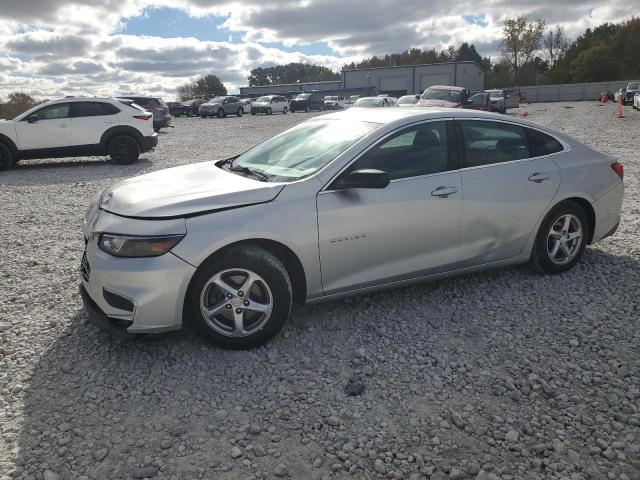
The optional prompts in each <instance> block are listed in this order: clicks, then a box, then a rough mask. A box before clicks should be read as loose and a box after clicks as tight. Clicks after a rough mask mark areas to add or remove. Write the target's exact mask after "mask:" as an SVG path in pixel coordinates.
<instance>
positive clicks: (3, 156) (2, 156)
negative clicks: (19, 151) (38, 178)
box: [0, 143, 16, 170]
mask: <svg viewBox="0 0 640 480" xmlns="http://www.w3.org/2000/svg"><path fill="white" fill-rule="evenodd" d="M15 163H16V162H15V160H14V158H13V152H11V149H10V148H9V147H7V146H6V145H5V144H4V143H0V170H7V169H9V168H11V167H13V165H14V164H15Z"/></svg>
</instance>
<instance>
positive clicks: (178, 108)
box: [167, 102, 189, 117]
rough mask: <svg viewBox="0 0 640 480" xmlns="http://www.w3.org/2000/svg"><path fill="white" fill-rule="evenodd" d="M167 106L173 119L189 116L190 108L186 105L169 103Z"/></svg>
mask: <svg viewBox="0 0 640 480" xmlns="http://www.w3.org/2000/svg"><path fill="white" fill-rule="evenodd" d="M167 106H168V107H169V114H170V115H171V116H172V117H182V116H183V115H188V114H189V107H187V106H185V104H184V103H180V102H167Z"/></svg>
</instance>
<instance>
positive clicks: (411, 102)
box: [398, 95, 420, 107]
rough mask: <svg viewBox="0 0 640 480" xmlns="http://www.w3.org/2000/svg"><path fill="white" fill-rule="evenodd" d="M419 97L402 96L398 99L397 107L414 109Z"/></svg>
mask: <svg viewBox="0 0 640 480" xmlns="http://www.w3.org/2000/svg"><path fill="white" fill-rule="evenodd" d="M419 99H420V95H403V96H402V97H400V98H399V99H398V106H399V107H415V106H416V105H417V104H418V100H419Z"/></svg>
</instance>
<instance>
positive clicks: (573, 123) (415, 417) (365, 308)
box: [0, 102, 640, 480]
mask: <svg viewBox="0 0 640 480" xmlns="http://www.w3.org/2000/svg"><path fill="white" fill-rule="evenodd" d="M523 110H526V111H527V112H529V118H530V119H531V120H533V121H536V122H540V123H542V124H545V125H550V126H553V127H556V128H559V129H561V130H564V131H567V132H568V133H570V134H572V135H574V136H575V137H577V138H578V139H579V140H582V141H584V142H586V143H587V144H590V145H592V146H594V147H596V148H599V149H602V150H604V151H608V152H611V153H614V154H615V155H617V156H618V158H619V159H620V161H621V162H623V163H624V165H625V169H626V177H625V183H626V185H627V192H626V198H625V203H624V207H623V218H622V225H621V228H620V229H619V231H618V233H617V234H616V235H615V236H614V237H612V238H609V239H607V240H606V241H604V242H602V243H601V244H599V245H596V246H592V247H590V248H588V249H587V251H586V254H585V257H584V260H583V261H582V262H581V263H580V264H579V265H578V266H577V267H576V268H575V269H573V270H572V271H571V272H569V273H567V274H564V275H561V276H538V275H534V274H532V273H531V272H530V271H529V270H528V269H526V268H524V267H519V268H509V269H503V270H499V271H493V272H489V273H482V274H477V275H468V276H464V277H460V278H456V279H451V280H446V281H439V282H434V283H428V284H422V285H418V286H414V287H411V288H405V289H399V290H394V291H387V292H382V293H378V294H375V295H370V296H365V297H359V298H355V299H348V300H346V301H339V302H332V303H326V304H321V305H316V306H310V307H306V308H299V309H298V310H297V311H296V312H295V315H294V317H293V319H292V321H291V322H290V323H289V324H288V326H287V327H285V331H284V332H283V334H281V335H280V336H279V337H278V338H277V339H275V340H274V341H272V342H271V343H270V344H269V345H268V346H267V347H265V348H261V349H258V350H254V351H251V352H230V351H222V350H219V349H217V348H214V347H211V346H210V345H209V344H207V343H205V342H204V341H203V340H201V339H200V338H198V337H197V336H196V335H195V334H193V333H191V332H177V333H173V334H167V335H163V336H155V337H146V338H143V339H141V340H138V341H134V342H120V341H117V340H114V339H112V338H110V337H109V336H107V335H106V334H104V333H102V332H100V331H99V330H97V329H96V328H95V327H93V326H92V325H90V324H87V323H86V320H85V315H84V313H83V312H82V309H81V303H80V300H79V295H78V290H77V286H78V264H79V261H80V256H81V253H82V246H83V242H82V237H81V231H80V220H81V217H82V214H83V212H84V209H85V206H86V205H87V203H88V201H89V199H90V197H91V196H92V195H93V194H94V193H95V192H96V191H98V190H100V189H102V188H104V187H106V186H108V185H109V184H112V183H114V182H116V181H118V180H120V179H122V178H125V177H129V176H132V175H135V174H140V173H145V172H150V171H153V170H157V169H161V168H165V167H169V166H173V165H177V164H185V163H191V162H196V161H203V160H208V159H213V158H216V159H217V158H222V157H226V156H229V155H231V154H235V153H238V152H240V151H242V150H244V149H245V148H247V147H249V146H251V145H253V144H255V143H257V142H258V141H260V140H261V139H264V138H266V137H268V136H270V135H272V134H273V133H275V132H277V131H279V130H281V129H284V128H286V127H288V126H290V125H292V124H294V123H297V122H299V121H300V120H302V119H304V118H306V117H307V116H308V115H305V114H293V115H291V114H290V115H286V116H276V115H274V116H272V117H251V116H245V117H244V118H241V119H238V118H233V117H232V118H227V119H224V120H219V119H207V120H203V119H200V118H190V119H177V120H176V121H175V128H173V129H169V130H167V131H166V133H162V135H161V139H160V145H159V147H158V149H157V151H155V152H153V153H149V154H146V155H144V156H143V159H142V160H141V161H140V162H138V163H137V164H135V165H131V166H126V167H122V166H118V165H114V164H111V163H110V162H107V161H105V160H104V159H72V160H50V161H38V162H25V163H24V164H20V165H19V166H18V167H17V168H15V169H14V170H12V171H9V172H3V173H0V206H1V208H0V246H1V251H0V260H1V263H0V286H1V288H0V479H2V480H6V479H19V478H22V479H38V480H41V479H44V480H56V479H58V480H67V479H74V480H75V479H96V480H101V479H130V478H157V479H185V480H186V479H189V480H190V479H199V478H204V479H213V478H215V479H243V480H244V479H265V478H275V477H287V478H292V479H320V478H337V479H341V478H380V479H381V478H395V479H401V478H404V479H411V480H416V479H425V478H427V479H431V480H433V479H436V480H446V479H450V480H455V479H477V480H487V479H502V480H508V479H542V478H549V479H552V478H553V479H571V480H578V479H620V480H626V479H640V411H639V408H640V407H639V403H640V353H639V352H640V329H639V328H638V319H639V317H640V297H639V296H638V286H639V285H640V195H639V194H640V184H639V180H638V179H639V178H640V161H639V160H638V152H639V151H640V136H639V135H638V132H639V131H640V113H637V112H635V111H632V110H631V108H628V109H627V118H626V119H624V120H619V119H616V118H614V115H615V107H614V106H612V105H610V104H607V105H605V106H604V107H599V106H597V105H596V103H595V102H585V103H571V104H566V103H565V104H537V105H530V106H527V107H525V108H522V109H521V111H523ZM347 386H348V390H349V391H350V392H351V393H354V394H358V395H353V396H350V395H348V394H347V393H346V391H345V387H347ZM363 388H364V391H362V389H363ZM361 391H362V392H361Z"/></svg>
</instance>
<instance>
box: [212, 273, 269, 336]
mask: <svg viewBox="0 0 640 480" xmlns="http://www.w3.org/2000/svg"><path fill="white" fill-rule="evenodd" d="M272 310H273V295H272V293H271V289H270V288H269V285H267V282H265V280H264V279H263V278H262V277H261V276H260V275H258V274H257V273H255V272H252V271H251V270H247V269H244V268H231V269H227V270H223V271H222V272H219V273H216V274H215V275H214V276H213V277H211V278H210V279H209V280H208V281H207V282H206V283H205V285H204V287H203V288H202V291H201V292H200V312H201V313H202V316H203V318H204V320H205V322H206V323H207V325H208V326H209V327H210V328H211V329H213V330H214V331H216V332H218V333H220V334H221V335H224V336H226V337H246V336H249V335H252V334H254V333H256V332H257V331H259V330H260V329H262V328H263V327H264V326H265V324H266V323H267V322H268V321H269V318H270V317H271V312H272Z"/></svg>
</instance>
